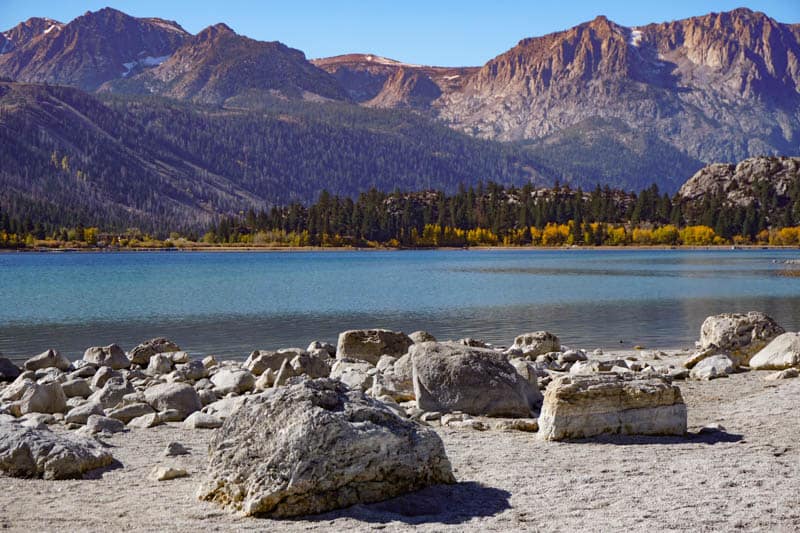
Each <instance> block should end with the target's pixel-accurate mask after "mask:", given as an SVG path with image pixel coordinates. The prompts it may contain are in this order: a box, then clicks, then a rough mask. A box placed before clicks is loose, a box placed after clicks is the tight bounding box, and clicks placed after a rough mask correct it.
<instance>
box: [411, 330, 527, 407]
mask: <svg viewBox="0 0 800 533" xmlns="http://www.w3.org/2000/svg"><path fill="white" fill-rule="evenodd" d="M409 355H410V356H411V362H412V366H413V383H414V395H415V397H416V399H417V406H418V407H419V408H420V409H422V410H423V411H440V412H451V411H461V412H464V413H468V414H471V415H482V416H505V417H512V418H514V417H519V418H528V417H530V416H531V414H532V409H534V408H537V407H538V402H540V401H541V396H540V394H539V391H538V389H537V388H536V387H535V386H534V385H532V384H531V383H530V382H529V381H528V380H526V379H524V378H523V377H522V376H520V375H519V374H518V373H517V371H516V370H515V369H514V367H513V366H511V364H510V363H509V362H508V361H507V360H506V358H505V356H504V355H503V354H501V353H498V352H496V351H494V350H487V349H484V348H471V347H468V346H464V345H461V344H457V343H436V342H423V343H420V344H414V345H413V346H412V347H411V349H410V351H409Z"/></svg>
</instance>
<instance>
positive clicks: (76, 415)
mask: <svg viewBox="0 0 800 533" xmlns="http://www.w3.org/2000/svg"><path fill="white" fill-rule="evenodd" d="M104 414H105V412H104V411H103V406H102V405H100V404H99V403H97V402H85V403H83V404H81V405H79V406H77V407H73V408H72V409H70V410H69V412H68V413H67V416H65V417H64V422H67V423H68V424H80V425H84V424H86V421H87V420H89V417H90V416H92V415H104Z"/></svg>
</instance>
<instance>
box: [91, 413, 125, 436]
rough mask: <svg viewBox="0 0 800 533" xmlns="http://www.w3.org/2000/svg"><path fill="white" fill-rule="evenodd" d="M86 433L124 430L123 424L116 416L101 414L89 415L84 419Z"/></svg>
mask: <svg viewBox="0 0 800 533" xmlns="http://www.w3.org/2000/svg"><path fill="white" fill-rule="evenodd" d="M85 431H86V433H89V434H91V435H93V434H95V433H120V432H122V431H126V428H125V424H124V423H123V422H122V421H120V420H117V419H116V418H109V417H107V416H102V415H97V414H93V415H89V418H88V419H87V420H86V427H85Z"/></svg>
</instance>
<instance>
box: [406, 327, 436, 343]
mask: <svg viewBox="0 0 800 533" xmlns="http://www.w3.org/2000/svg"><path fill="white" fill-rule="evenodd" d="M408 338H409V339H411V341H412V342H413V343H414V344H418V343H420V342H436V337H434V336H433V335H431V334H430V333H428V332H427V331H422V330H419V331H415V332H414V333H411V334H409V335H408Z"/></svg>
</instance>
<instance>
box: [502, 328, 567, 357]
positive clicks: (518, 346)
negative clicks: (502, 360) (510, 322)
mask: <svg viewBox="0 0 800 533" xmlns="http://www.w3.org/2000/svg"><path fill="white" fill-rule="evenodd" d="M509 351H513V352H517V353H520V352H521V353H522V356H523V357H537V356H539V355H544V354H546V353H549V352H558V351H561V340H560V339H559V338H558V337H556V336H555V335H553V334H552V333H550V332H549V331H534V332H533V333H525V334H523V335H518V336H517V337H516V338H515V339H514V344H513V345H512V346H511V348H510V349H509Z"/></svg>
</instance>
